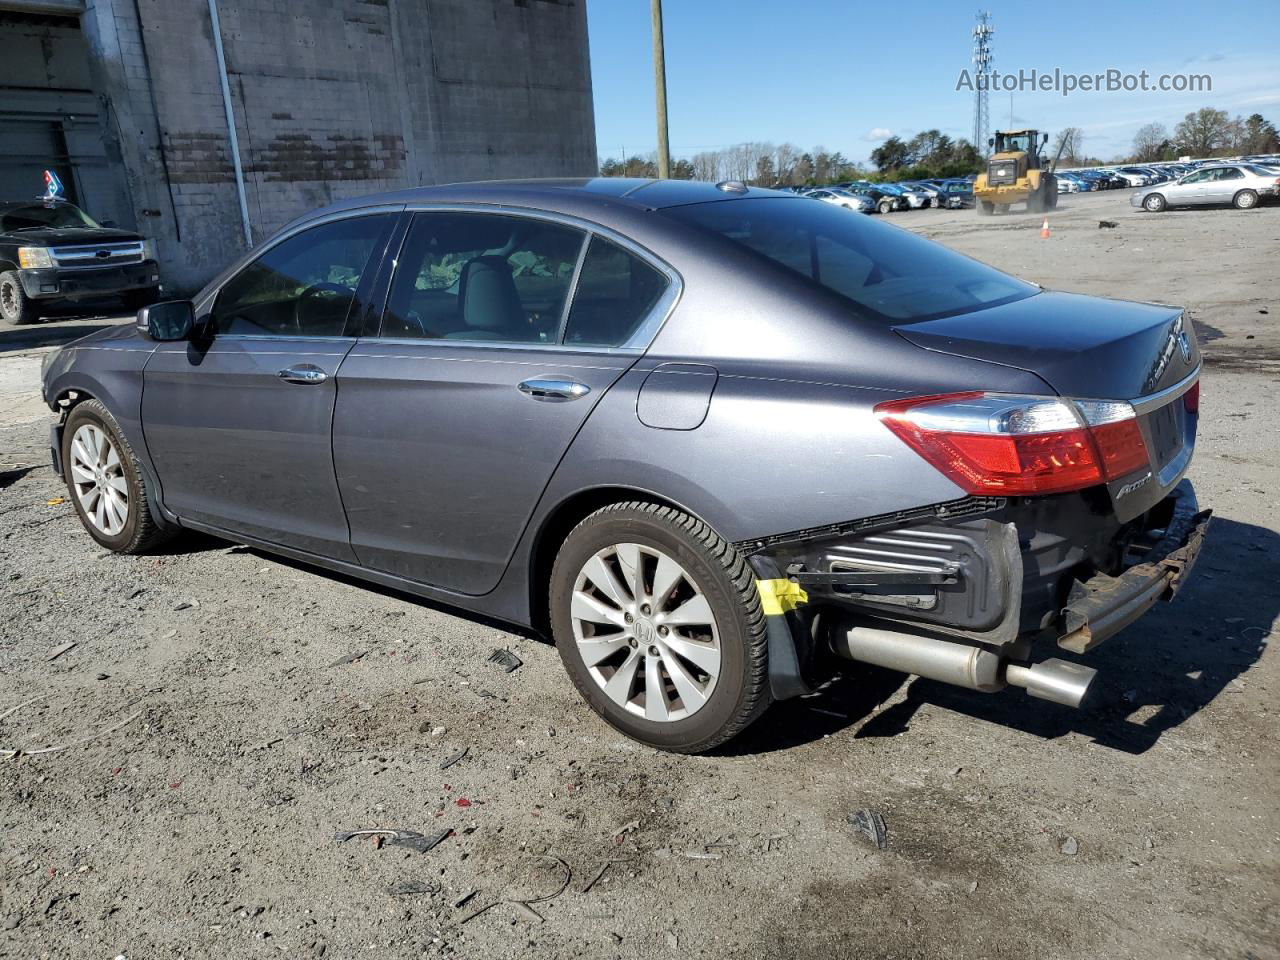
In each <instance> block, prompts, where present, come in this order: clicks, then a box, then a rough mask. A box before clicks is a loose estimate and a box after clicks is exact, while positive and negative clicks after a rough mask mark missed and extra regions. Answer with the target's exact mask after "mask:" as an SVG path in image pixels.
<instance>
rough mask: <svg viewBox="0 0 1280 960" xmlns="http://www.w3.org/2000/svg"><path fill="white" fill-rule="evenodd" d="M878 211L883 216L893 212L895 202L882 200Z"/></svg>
mask: <svg viewBox="0 0 1280 960" xmlns="http://www.w3.org/2000/svg"><path fill="white" fill-rule="evenodd" d="M876 209H878V210H879V211H880V212H881V213H883V214H887V213H889V212H890V211H892V210H893V202H892V201H890V200H881V201H880V205H879V206H878V207H877V208H876Z"/></svg>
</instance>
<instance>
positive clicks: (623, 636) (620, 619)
mask: <svg viewBox="0 0 1280 960" xmlns="http://www.w3.org/2000/svg"><path fill="white" fill-rule="evenodd" d="M633 548H634V549H633ZM624 558H626V559H629V560H630V561H631V563H630V567H628V566H626V565H624V564H623V560H624ZM636 560H639V564H638V566H639V567H640V569H641V570H642V573H641V577H640V588H639V590H638V591H637V590H636V588H635V587H634V586H633V584H634V582H635V581H634V578H632V577H631V576H630V575H629V573H628V571H629V569H635V567H636V566H637V564H636V562H635V561H636ZM673 570H678V571H679V572H678V574H677V573H674V572H673ZM610 578H612V580H610ZM659 578H662V579H663V581H664V583H666V584H669V586H667V587H666V589H664V590H662V594H661V596H654V595H652V593H653V591H655V590H659V589H660V587H659V584H658V583H657V582H656V581H657V580H658V579H659ZM601 583H603V584H604V585H605V586H604V587H603V588H601V586H600V584H601ZM637 594H639V596H637ZM614 598H616V600H615V599H614ZM584 600H585V605H584V604H583V601H584ZM619 601H620V602H619ZM645 601H648V603H651V604H652V606H651V607H650V606H649V605H648V603H645ZM550 602H551V625H552V632H553V634H554V636H555V641H556V648H557V649H558V650H559V651H560V659H561V660H562V661H563V662H564V666H565V669H566V670H567V671H568V673H569V677H570V678H571V679H572V680H573V683H574V686H576V687H577V688H578V692H579V693H580V694H582V696H583V698H584V699H585V700H586V701H587V703H588V704H589V705H590V706H591V708H592V709H593V710H594V711H595V712H596V713H598V714H599V715H600V716H601V717H602V718H604V720H605V721H607V722H608V723H609V724H610V725H612V726H613V727H614V728H616V729H617V730H619V731H621V732H622V733H624V734H626V735H627V736H628V737H631V738H632V739H634V740H638V741H639V742H641V743H644V744H646V745H648V746H651V747H655V748H657V749H659V750H669V751H672V752H676V753H701V752H703V751H706V750H710V749H712V748H713V747H716V746H719V745H720V744H722V743H724V742H725V741H727V740H729V739H730V738H732V737H734V736H736V735H737V734H738V733H740V732H741V731H742V730H744V729H745V728H746V727H747V726H748V725H749V724H751V723H752V722H753V721H754V720H755V719H756V718H757V717H759V716H760V715H761V714H762V713H763V712H764V711H765V709H766V708H767V707H768V706H769V704H770V703H771V702H772V694H771V692H770V689H769V677H768V641H767V639H766V628H765V618H764V611H763V610H762V608H761V606H760V596H759V593H758V592H757V588H756V583H755V576H754V574H753V572H752V570H751V567H750V566H749V565H748V564H747V562H746V560H745V559H743V557H742V555H741V554H739V553H738V551H737V550H735V549H734V548H733V546H732V544H729V543H727V542H726V541H725V540H723V539H722V538H721V537H720V536H718V535H717V534H716V533H715V531H714V530H712V529H711V528H710V527H708V526H707V525H706V524H705V523H703V522H702V521H701V520H698V519H696V518H694V517H691V516H689V515H688V514H686V513H682V512H681V511H679V510H676V509H674V508H672V507H666V506H659V505H657V504H652V503H644V502H639V501H635V502H630V503H617V504H613V505H611V506H607V507H604V508H602V509H600V510H597V511H596V512H595V513H593V514H591V515H590V516H589V517H587V518H586V519H585V520H583V521H582V522H581V523H579V524H578V525H577V526H576V527H575V528H574V529H573V530H572V531H571V532H570V533H569V535H568V536H567V537H566V538H565V541H564V543H563V544H561V546H560V552H559V554H558V555H557V556H556V561H555V565H554V567H553V568H552V572H551V583H550ZM642 603H644V605H642ZM677 610H680V611H686V615H685V616H684V618H683V619H685V620H686V621H687V622H688V623H689V624H697V626H690V625H679V626H671V627H668V626H665V625H663V623H662V621H663V620H664V619H665V618H666V617H669V616H671V615H672V614H673V613H674V612H675V611H677ZM596 611H601V612H600V613H598V614H597V613H596ZM583 613H585V614H586V616H583V615H582V614H583ZM593 616H599V617H602V619H593ZM698 617H706V618H708V619H706V620H705V621H704V620H701V619H698ZM626 618H631V619H630V620H627V619H626ZM597 631H599V632H597ZM664 631H665V632H664ZM595 637H604V638H605V639H604V640H596V639H594V638H595ZM676 643H679V645H680V646H679V647H675V646H671V644H676ZM593 647H594V650H593V649H592V648H593ZM673 650H675V651H678V652H679V654H680V656H677V655H676V653H675V652H673ZM686 653H687V654H694V655H696V657H697V662H696V663H695V660H692V659H688V658H687V657H686V656H685V654H686ZM587 658H591V659H592V660H593V661H594V662H593V663H592V664H590V665H589V664H588V661H587ZM713 671H714V673H713ZM650 676H654V677H658V678H660V679H661V681H662V682H661V684H660V686H661V688H662V695H661V699H660V700H651V699H650V697H649V695H648V691H647V686H648V678H649V677H650ZM619 680H621V681H622V683H621V685H619V683H618V681H619ZM642 681H643V683H642ZM606 685H608V687H613V688H614V689H612V690H610V689H608V687H607V686H606Z"/></svg>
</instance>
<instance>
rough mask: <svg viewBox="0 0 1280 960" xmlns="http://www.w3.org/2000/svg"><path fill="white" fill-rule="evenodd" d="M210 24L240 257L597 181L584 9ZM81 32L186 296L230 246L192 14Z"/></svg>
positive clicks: (434, 6)
mask: <svg viewBox="0 0 1280 960" xmlns="http://www.w3.org/2000/svg"><path fill="white" fill-rule="evenodd" d="M218 11H219V17H220V21H221V36H222V42H223V45H224V48H225V58H226V68H227V77H228V82H229V86H230V93H231V101H232V111H233V113H234V117H235V123H236V131H237V135H238V139H239V147H240V161H241V164H242V168H243V173H244V179H245V194H246V203H247V207H248V212H249V220H250V223H251V228H252V235H253V238H254V240H255V242H256V241H258V240H261V239H263V238H264V237H266V236H267V235H269V234H270V233H271V232H273V231H274V230H275V229H276V228H277V227H279V226H281V225H282V224H283V223H286V222H287V221H289V220H291V219H293V218H294V217H296V216H298V215H299V214H302V213H304V212H306V211H307V210H310V209H313V208H315V207H317V206H320V205H323V204H325V203H328V202H330V201H332V200H335V199H340V198H345V197H349V196H353V195H360V194H369V193H376V192H378V191H382V190H388V189H396V188H400V187H405V186H415V185H419V184H429V183H443V182H449V181H454V180H475V179H489V178H499V177H526V176H534V177H537V176H565V175H568V176H573V175H582V176H589V175H592V174H594V173H595V170H596V148H595V128H594V120H593V112H592V110H593V107H592V100H591V79H590V65H589V62H588V52H587V24H586V6H585V0H218ZM80 20H81V25H82V29H83V33H84V39H85V41H86V42H87V49H88V51H89V61H90V62H89V66H90V68H91V74H92V80H93V83H94V86H95V89H96V90H97V92H98V93H99V94H100V98H99V99H100V102H101V109H100V122H101V129H102V136H103V141H104V149H105V151H106V154H107V156H108V157H109V158H112V159H113V162H115V163H116V165H117V167H118V169H119V170H120V172H121V175H122V179H123V181H124V189H125V191H126V194H127V196H128V197H129V198H130V201H131V208H132V209H131V211H130V212H131V214H132V220H133V221H135V222H136V225H137V227H138V228H139V229H141V230H143V231H144V232H146V233H147V234H148V235H150V236H152V237H154V238H155V239H156V241H157V244H158V246H159V250H160V255H161V260H162V263H163V264H164V280H165V282H166V283H167V284H168V285H169V287H170V288H171V289H177V290H191V289H194V288H196V287H198V286H199V285H200V284H202V283H203V282H204V281H206V280H207V279H208V278H209V277H211V276H212V275H213V274H214V273H216V272H217V271H218V270H219V269H221V268H222V267H223V266H224V265H225V264H226V263H227V261H228V260H230V259H232V258H233V257H234V256H236V255H237V254H238V253H240V252H241V251H242V250H243V249H244V237H243V230H242V225H241V215H240V208H239V200H238V196H237V190H236V183H235V176H234V164H233V158H232V154H231V147H230V138H229V136H228V129H227V122H226V115H225V111H224V108H223V100H222V94H221V87H220V81H219V69H218V63H217V58H216V55H215V46H214V42H213V28H212V23H211V19H210V16H209V7H208V0H86V2H85V3H84V7H83V13H82V14H81V17H80ZM3 69H4V68H3V66H2V65H0V71H2V70H3ZM0 82H2V78H0ZM120 219H121V221H122V222H127V221H129V220H130V217H128V216H124V217H121V218H120Z"/></svg>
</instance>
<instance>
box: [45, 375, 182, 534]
mask: <svg viewBox="0 0 1280 960" xmlns="http://www.w3.org/2000/svg"><path fill="white" fill-rule="evenodd" d="M95 435H96V438H97V442H96V445H95V443H91V442H89V439H90V438H91V437H95ZM102 440H105V441H106V442H107V443H108V444H109V447H108V449H107V450H105V451H103V450H102V448H101V441H102ZM112 454H114V456H112ZM99 467H100V468H101V469H100V470H99V469H97V468H99ZM62 473H63V476H64V478H65V480H66V484H67V492H68V494H69V495H70V498H71V502H72V504H73V505H74V506H75V508H76V513H77V514H79V516H80V522H81V523H83V524H84V528H85V529H86V530H87V531H88V532H89V536H91V537H93V539H94V540H96V541H98V543H100V544H102V546H104V547H106V548H107V549H108V550H111V551H113V552H115V553H143V552H145V551H147V550H150V549H152V548H153V547H156V546H159V545H160V544H162V543H164V542H165V541H166V540H169V539H171V537H172V536H173V533H172V531H170V530H166V529H162V528H161V527H160V526H159V525H158V524H157V523H156V522H155V519H154V517H153V516H152V513H151V501H150V499H149V498H148V493H147V485H146V482H145V481H144V480H143V476H142V469H141V467H140V466H139V465H138V459H137V457H136V456H134V453H133V448H132V447H131V446H129V441H128V440H127V439H125V436H124V433H123V432H122V431H121V430H120V425H119V424H118V423H116V418H115V417H113V416H112V415H111V412H110V411H109V410H108V409H107V408H106V407H105V406H103V405H102V403H101V402H99V401H98V400H86V401H84V402H83V403H80V404H77V405H76V406H75V407H73V408H72V410H71V413H70V414H69V415H68V416H67V420H66V423H65V424H64V425H63V429H62ZM108 488H110V489H108ZM111 490H115V491H116V493H112V492H111ZM95 491H96V496H95ZM117 494H123V495H124V500H125V502H124V504H123V507H121V505H120V498H119V497H118V496H117ZM98 504H102V507H101V509H99V507H98ZM113 504H114V507H113V506H112V505H113ZM121 513H123V516H124V519H123V521H122V522H120V519H119V518H120V515H121Z"/></svg>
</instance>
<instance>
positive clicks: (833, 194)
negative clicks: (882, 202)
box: [804, 187, 876, 213]
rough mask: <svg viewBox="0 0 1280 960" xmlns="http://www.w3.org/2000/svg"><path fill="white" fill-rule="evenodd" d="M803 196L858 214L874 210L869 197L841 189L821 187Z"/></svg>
mask: <svg viewBox="0 0 1280 960" xmlns="http://www.w3.org/2000/svg"><path fill="white" fill-rule="evenodd" d="M804 196H806V197H811V198H812V199H814V200H822V201H823V202H825V203H834V204H835V205H836V206H837V207H844V208H845V209H846V210H856V211H857V212H858V213H874V212H875V209H876V202H875V201H874V200H872V199H871V198H870V197H868V196H864V195H863V194H860V193H854V192H853V191H851V190H845V189H844V188H843V187H822V188H820V189H817V190H809V191H807V192H806V193H805V194H804Z"/></svg>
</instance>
